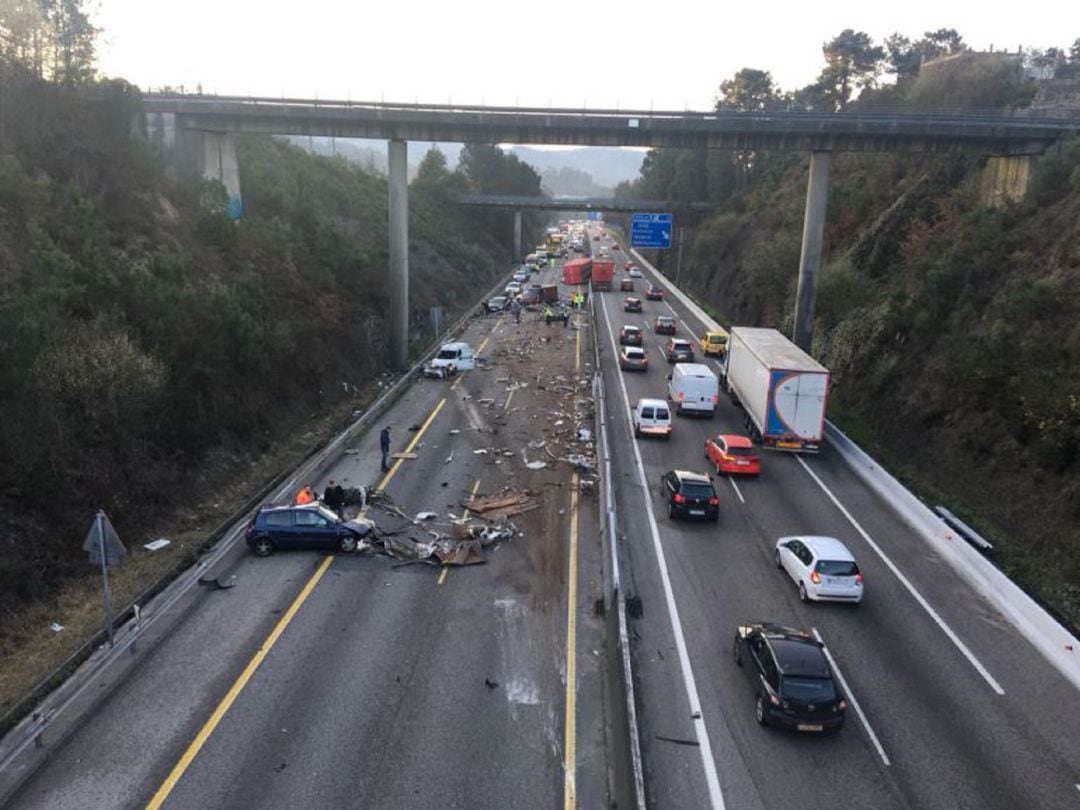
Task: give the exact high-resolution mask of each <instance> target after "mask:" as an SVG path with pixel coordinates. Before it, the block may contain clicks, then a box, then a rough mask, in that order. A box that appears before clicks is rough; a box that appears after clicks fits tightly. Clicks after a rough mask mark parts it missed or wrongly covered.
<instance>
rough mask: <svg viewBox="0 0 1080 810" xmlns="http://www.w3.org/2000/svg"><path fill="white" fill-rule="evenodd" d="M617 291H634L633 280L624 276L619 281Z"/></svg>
mask: <svg viewBox="0 0 1080 810" xmlns="http://www.w3.org/2000/svg"><path fill="white" fill-rule="evenodd" d="M619 291H620V292H633V291H634V280H633V279H632V278H624V279H623V280H622V281H620V282H619Z"/></svg>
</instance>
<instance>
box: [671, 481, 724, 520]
mask: <svg viewBox="0 0 1080 810" xmlns="http://www.w3.org/2000/svg"><path fill="white" fill-rule="evenodd" d="M660 495H661V497H662V498H663V499H664V501H665V502H666V503H667V508H668V517H669V518H672V519H674V518H677V517H691V518H701V519H702V520H719V519H720V499H719V498H718V497H717V496H716V490H715V489H714V488H713V483H712V479H711V478H710V477H709V476H708V475H705V474H703V473H696V472H687V471H686V470H672V471H671V472H667V473H664V474H663V475H662V476H660Z"/></svg>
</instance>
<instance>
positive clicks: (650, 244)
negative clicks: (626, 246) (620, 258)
mask: <svg viewBox="0 0 1080 810" xmlns="http://www.w3.org/2000/svg"><path fill="white" fill-rule="evenodd" d="M672 225H673V223H672V216H671V214H633V215H632V216H631V217H630V247H643V248H662V249H667V248H670V247H671V231H672Z"/></svg>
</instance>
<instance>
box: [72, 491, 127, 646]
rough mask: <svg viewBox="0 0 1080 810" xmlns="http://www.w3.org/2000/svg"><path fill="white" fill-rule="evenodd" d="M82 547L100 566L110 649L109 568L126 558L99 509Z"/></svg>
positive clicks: (111, 642) (124, 550) (111, 635)
mask: <svg viewBox="0 0 1080 810" xmlns="http://www.w3.org/2000/svg"><path fill="white" fill-rule="evenodd" d="M82 547H83V551H85V552H86V553H87V554H88V555H89V557H90V562H92V563H94V564H95V565H100V566H101V580H102V583H103V585H104V591H105V593H104V597H105V635H106V637H107V638H108V640H109V646H110V647H112V645H113V617H112V597H111V596H110V595H109V566H110V565H119V564H120V563H122V562H123V561H124V557H126V556H127V549H126V548H124V544H123V543H121V542H120V538H119V537H117V536H116V530H115V529H113V527H112V524H111V523H110V522H109V519H108V518H107V517H105V512H103V511H102V510H100V509H99V510H98V513H97V514H96V515H95V516H94V524H93V525H92V526H91V527H90V531H88V532H87V533H86V538H85V539H84V540H83V546H82Z"/></svg>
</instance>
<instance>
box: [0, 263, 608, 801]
mask: <svg viewBox="0 0 1080 810" xmlns="http://www.w3.org/2000/svg"><path fill="white" fill-rule="evenodd" d="M544 272H545V275H546V276H547V277H549V278H553V277H554V275H555V273H556V271H555V269H554V268H549V269H547V270H546V271H544ZM538 317H539V316H538V314H537V313H529V314H527V315H526V316H525V319H524V321H525V322H524V323H522V324H521V325H520V326H518V325H515V324H514V323H513V319H512V318H511V317H509V316H508V315H505V316H502V317H497V316H488V317H483V318H478V319H474V321H473V322H472V323H471V325H470V326H469V328H468V330H467V332H466V335H465V337H466V339H468V340H470V341H471V342H472V344H473V346H474V347H477V348H478V349H479V352H480V353H481V354H482V355H486V356H488V357H490V358H491V359H492V364H493V365H492V368H491V369H490V370H476V371H472V372H468V373H466V374H464V375H462V376H461V377H459V378H458V379H457V380H455V381H453V382H451V381H444V380H420V381H417V382H416V384H415V385H414V386H413V387H412V388H411V389H410V391H409V392H408V393H407V394H406V395H405V396H404V397H403V398H402V399H401V400H400V401H399V402H398V403H397V404H396V405H395V406H394V407H393V408H392V410H391V411H390V413H389V414H387V415H386V416H385V418H384V420H383V421H384V422H385V424H388V425H391V426H392V428H393V433H394V448H393V449H394V450H403V449H406V445H408V448H409V449H411V450H412V451H413V452H416V453H417V455H418V458H416V459H415V460H406V461H401V462H399V463H397V464H396V465H395V466H394V467H393V468H392V470H391V472H390V473H389V474H387V475H386V476H380V474H379V471H378V466H379V454H378V451H377V447H378V430H379V428H380V427H381V424H380V425H378V426H376V427H375V428H373V430H372V431H371V434H370V435H368V436H366V437H364V438H363V439H362V440H360V441H358V442H357V443H356V444H355V445H354V447H355V449H357V450H359V452H357V453H353V454H347V455H342V456H341V458H340V459H339V460H338V462H337V463H336V465H335V466H334V467H333V468H332V469H330V470H327V471H326V472H325V474H324V475H323V476H322V477H321V479H320V480H319V481H317V482H314V483H315V484H316V485H317V488H318V489H319V491H321V490H322V488H323V487H324V486H325V484H326V483H327V481H328V480H329V479H337V480H338V481H342V480H344V481H345V483H346V485H355V484H359V483H369V482H370V483H374V482H376V481H379V480H380V478H381V486H382V487H383V488H384V489H385V491H386V492H387V493H388V495H389V496H390V497H391V498H392V500H393V503H394V504H396V505H397V506H398V507H400V508H401V509H402V511H403V512H405V513H406V514H408V515H413V514H415V513H417V512H420V511H428V510H430V511H434V512H437V513H439V515H440V518H438V519H437V520H436V521H435V522H436V523H437V522H439V521H441V520H444V517H442V516H444V515H446V514H447V513H455V514H461V513H462V508H463V504H467V502H468V500H470V498H471V497H472V496H473V495H475V496H476V497H482V496H484V495H490V494H495V493H498V492H499V491H500V490H502V489H503V488H504V487H507V486H510V487H514V488H517V489H521V488H528V489H529V490H531V491H532V492H533V495H534V497H535V498H537V499H538V500H539V501H540V508H539V509H536V510H534V511H532V512H529V513H526V514H523V515H520V516H516V517H513V518H511V519H512V520H513V521H514V522H515V524H516V525H517V526H518V528H519V529H521V530H522V531H523V532H524V536H522V537H517V538H515V539H514V540H512V541H511V542H504V543H502V544H500V545H499V546H497V547H495V548H494V549H489V550H488V555H487V557H488V561H487V562H486V564H484V565H477V566H471V567H466V568H462V567H459V568H438V567H432V566H427V565H417V564H413V565H402V564H401V563H400V562H399V561H398V560H395V559H392V558H390V557H386V556H381V555H377V556H370V555H365V554H352V555H333V556H328V555H324V554H321V553H318V552H311V553H308V552H279V553H277V554H274V555H273V556H271V557H268V558H265V559H260V558H255V557H253V556H251V555H246V554H245V555H244V557H243V558H242V559H241V560H240V562H239V563H238V565H237V566H236V569H235V574H236V582H237V585H236V587H235V588H233V589H231V590H228V591H203V592H201V593H200V595H199V597H198V600H199V601H198V602H197V603H196V604H195V605H193V606H191V607H189V608H188V611H187V613H186V614H185V615H184V617H183V619H182V621H181V623H180V624H179V626H178V627H177V629H176V630H175V631H174V632H173V633H172V634H171V635H170V636H169V637H168V638H167V639H166V640H165V641H163V642H162V643H161V644H159V645H158V646H157V648H156V649H154V650H153V651H152V652H150V653H149V654H148V656H147V658H146V660H145V661H143V662H142V664H141V665H140V667H139V668H138V669H137V670H136V672H135V674H134V675H132V677H130V678H129V679H128V680H127V681H126V682H125V683H123V684H122V685H121V686H120V687H119V688H117V689H116V691H115V692H114V693H113V694H112V695H111V696H110V697H109V698H108V699H107V700H106V701H105V702H104V703H103V705H102V706H101V707H100V709H99V710H98V711H97V712H96V713H95V714H94V715H93V716H92V717H90V719H89V720H88V721H87V722H86V723H85V724H84V725H83V726H82V728H81V729H79V730H78V732H77V733H75V734H74V735H73V736H72V737H71V738H70V740H69V741H68V742H67V743H66V744H65V745H63V746H61V747H60V748H59V750H57V751H56V752H55V754H54V755H53V756H52V757H51V758H50V760H49V761H48V763H47V764H46V765H45V766H44V767H43V768H41V769H40V770H39V771H38V772H37V773H35V774H34V775H33V776H32V777H31V778H30V779H29V780H28V782H27V783H26V784H25V785H24V787H23V788H22V790H21V791H20V792H19V793H18V794H17V795H16V797H15V798H14V800H13V801H12V803H11V806H12V807H17V808H50V810H57V809H58V808H88V807H93V808H126V807H137V806H150V807H158V806H161V807H166V808H207V807H214V808H223V807H236V808H241V807H242V808H252V807H258V808H282V810H286V809H288V810H294V809H295V808H300V807H312V808H314V807H326V808H331V807H333V808H338V807H363V808H404V807H417V808H424V807H439V808H469V809H471V808H507V807H526V808H533V807H535V808H551V807H574V806H581V807H604V806H607V804H608V802H609V798H610V797H612V796H617V795H618V792H619V788H618V786H615V787H611V786H609V773H608V765H607V763H608V759H609V757H608V755H607V752H606V746H607V717H606V709H605V706H606V702H607V700H608V699H614V700H615V701H616V702H618V701H621V700H622V695H621V693H616V694H610V690H609V689H608V686H607V685H606V673H607V672H608V670H609V663H608V660H607V653H606V650H605V624H604V619H603V618H602V617H601V616H598V615H594V604H595V602H596V600H602V599H603V598H604V596H605V585H604V573H603V571H602V566H601V550H602V546H601V542H600V533H599V531H598V527H597V514H598V509H597V503H596V500H595V498H586V497H582V498H581V499H579V498H578V496H577V495H576V493H575V492H574V491H573V487H572V483H573V479H572V475H573V471H572V468H571V466H570V465H568V464H565V463H559V462H554V461H552V462H551V464H550V466H549V468H548V469H544V470H539V471H532V470H529V469H527V468H526V467H525V466H524V463H525V462H524V456H523V455H522V452H521V451H522V449H523V448H524V449H525V451H526V453H529V454H531V455H532V458H530V459H529V460H530V461H533V460H536V459H537V458H542V459H548V460H550V458H549V457H548V456H547V455H545V451H544V450H543V449H529V448H528V444H529V442H530V441H532V442H537V443H538V442H540V441H545V440H546V441H547V446H548V447H549V448H550V447H553V446H554V447H556V449H557V450H558V453H564V452H566V451H567V450H569V449H573V447H571V445H572V442H568V441H566V440H565V437H566V436H568V435H574V433H575V431H574V415H575V412H576V411H580V410H581V408H580V407H578V406H580V405H581V403H582V402H584V403H586V404H588V405H589V407H591V386H592V369H591V358H592V356H593V354H592V346H591V335H592V330H591V328H590V327H589V324H588V316H587V315H586V314H583V315H581V316H578V317H576V318H575V322H574V323H572V324H571V326H570V327H564V326H562V325H561V324H559V325H552V326H545V325H544V324H543V323H540V322H539V321H538ZM578 322H580V323H578ZM579 325H580V327H581V328H580V329H578V328H575V327H576V326H579ZM520 383H526V384H527V387H519V388H516V390H508V389H511V388H513V387H514V386H515V385H517V384H520ZM556 423H559V425H558V427H556ZM410 428H413V429H411V430H410ZM452 431H457V432H452ZM560 437H562V438H560ZM559 448H561V450H560V449H559ZM474 451H481V452H480V453H476V452H474ZM506 453H509V455H506ZM558 453H557V454H558ZM370 514H371V515H372V516H373V517H375V518H376V519H377V520H378V521H379V522H380V526H381V527H382V528H383V529H385V530H388V531H393V530H395V529H397V528H400V527H402V526H405V527H406V528H407V529H410V530H411V533H412V534H413V536H421V537H422V536H423V534H424V529H425V528H427V527H428V526H430V525H431V524H427V523H425V524H423V526H412V527H410V526H409V525H408V524H407V522H406V521H404V520H402V519H400V518H399V517H396V516H392V515H387V514H385V513H380V512H379V511H378V510H376V509H372V511H371V513H370ZM445 528H446V527H444V529H445Z"/></svg>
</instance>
